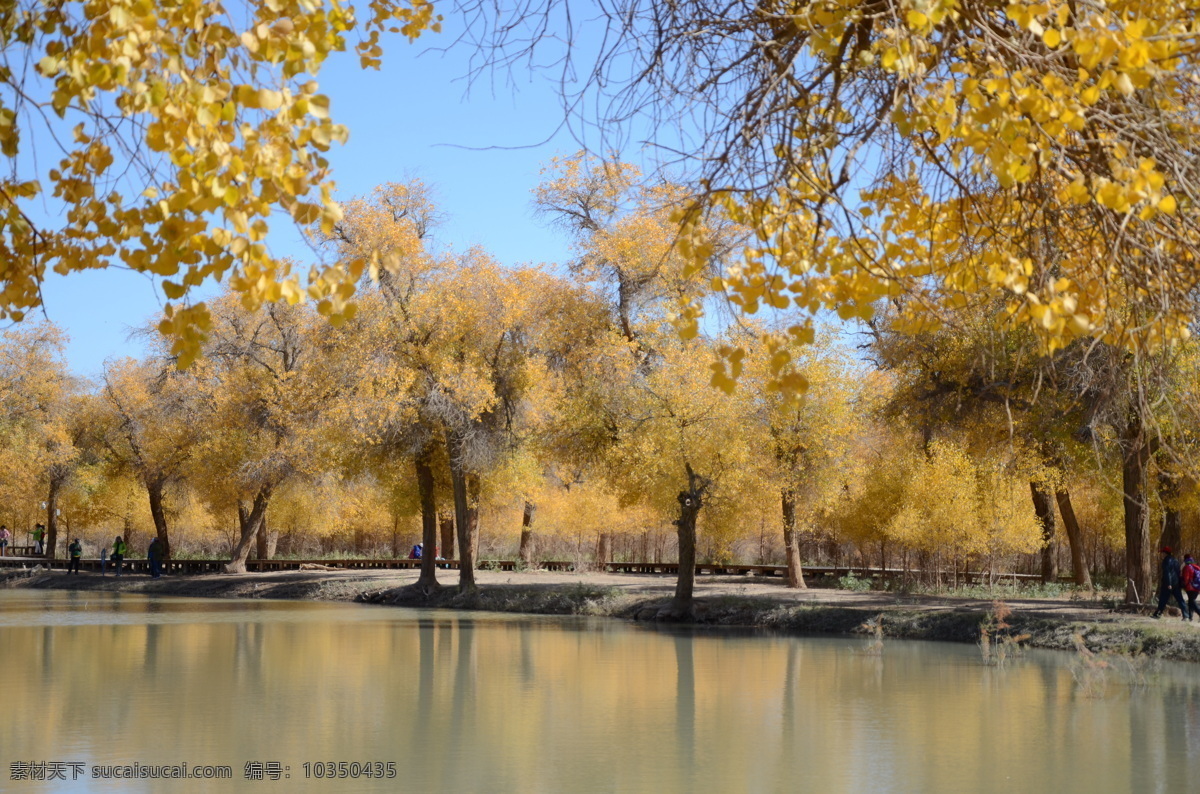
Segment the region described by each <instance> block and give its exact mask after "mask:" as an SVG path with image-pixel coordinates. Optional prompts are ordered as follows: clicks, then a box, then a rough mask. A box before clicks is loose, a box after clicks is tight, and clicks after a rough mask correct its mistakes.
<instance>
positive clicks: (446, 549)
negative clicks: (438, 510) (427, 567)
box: [438, 514, 454, 560]
mask: <svg viewBox="0 0 1200 794" xmlns="http://www.w3.org/2000/svg"><path fill="white" fill-rule="evenodd" d="M438 525H439V526H440V528H441V531H442V557H443V558H445V559H447V560H453V559H454V515H453V514H451V515H448V516H441V515H439V516H438Z"/></svg>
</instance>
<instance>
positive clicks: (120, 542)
mask: <svg viewBox="0 0 1200 794" xmlns="http://www.w3.org/2000/svg"><path fill="white" fill-rule="evenodd" d="M126 548H127V547H126V546H125V539H124V538H123V537H121V536H120V535H117V536H116V537H115V538H114V539H113V553H112V561H113V565H115V566H116V567H117V576H120V575H121V561H122V560H124V559H125V549H126Z"/></svg>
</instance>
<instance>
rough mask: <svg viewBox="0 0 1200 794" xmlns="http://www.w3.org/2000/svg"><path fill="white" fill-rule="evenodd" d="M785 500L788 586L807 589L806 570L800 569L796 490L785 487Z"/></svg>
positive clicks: (784, 531)
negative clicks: (805, 581)
mask: <svg viewBox="0 0 1200 794" xmlns="http://www.w3.org/2000/svg"><path fill="white" fill-rule="evenodd" d="M781 496H782V502H783V545H784V548H785V549H787V586H788V587H794V588H797V589H800V590H807V589H808V585H806V584H805V583H804V571H802V570H801V569H800V533H798V532H797V531H796V492H795V491H793V490H792V489H791V488H784V489H783V491H782V492H781Z"/></svg>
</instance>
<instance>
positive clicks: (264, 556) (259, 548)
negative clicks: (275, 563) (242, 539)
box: [254, 513, 271, 560]
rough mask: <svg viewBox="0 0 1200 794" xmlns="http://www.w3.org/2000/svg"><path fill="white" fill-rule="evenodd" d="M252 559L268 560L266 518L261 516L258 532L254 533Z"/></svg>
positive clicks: (264, 515)
mask: <svg viewBox="0 0 1200 794" xmlns="http://www.w3.org/2000/svg"><path fill="white" fill-rule="evenodd" d="M254 558H255V559H256V560H269V559H271V557H270V555H269V554H268V553H267V516H266V513H264V514H263V517H262V520H261V521H259V522H258V531H257V532H255V533H254Z"/></svg>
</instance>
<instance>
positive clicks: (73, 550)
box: [67, 538, 83, 575]
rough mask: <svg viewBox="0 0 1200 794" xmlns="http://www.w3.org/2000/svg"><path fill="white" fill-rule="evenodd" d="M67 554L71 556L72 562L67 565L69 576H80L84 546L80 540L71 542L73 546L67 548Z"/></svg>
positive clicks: (76, 539)
mask: <svg viewBox="0 0 1200 794" xmlns="http://www.w3.org/2000/svg"><path fill="white" fill-rule="evenodd" d="M67 552H68V553H69V554H70V556H71V562H70V564H69V565H67V573H68V574H71V573H73V574H76V575H78V574H79V561H80V560H81V559H83V544H82V543H80V542H79V538H75V539H74V540H72V541H71V545H70V546H68V547H67Z"/></svg>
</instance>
